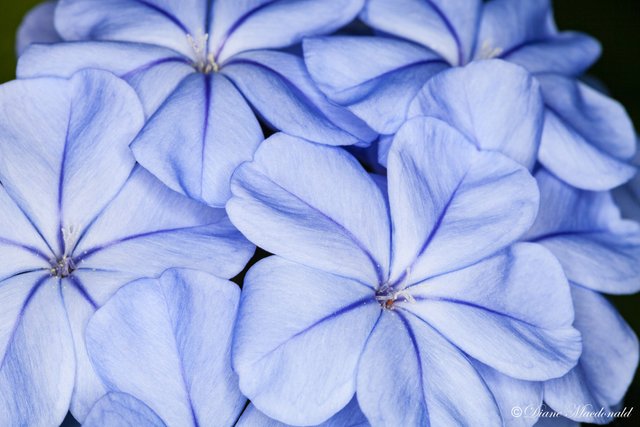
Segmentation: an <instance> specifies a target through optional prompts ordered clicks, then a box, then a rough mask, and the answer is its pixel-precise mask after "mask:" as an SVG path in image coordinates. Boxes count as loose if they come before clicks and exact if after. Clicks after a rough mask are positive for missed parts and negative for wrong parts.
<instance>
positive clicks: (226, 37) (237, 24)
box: [214, 0, 281, 62]
mask: <svg viewBox="0 0 640 427" xmlns="http://www.w3.org/2000/svg"><path fill="white" fill-rule="evenodd" d="M278 1H281V0H269V1H267V2H265V3H262V4H260V5H258V6H256V7H254V8H253V9H250V10H248V11H246V12H245V13H244V14H243V15H241V16H240V17H239V18H238V19H237V20H236V21H235V22H234V23H233V24H232V25H231V26H230V27H229V29H228V30H227V32H226V33H225V35H224V36H223V37H222V41H221V42H220V46H218V49H217V50H216V53H215V54H214V59H215V61H216V62H218V58H219V57H220V54H221V53H222V51H223V50H224V47H225V46H226V44H227V41H229V38H230V37H231V36H232V35H233V33H235V32H236V31H237V30H238V28H240V26H241V25H242V24H244V23H245V22H246V21H247V20H248V19H249V18H251V17H252V16H253V15H254V14H256V13H258V12H259V11H261V10H262V9H264V8H266V7H267V6H271V5H272V4H274V3H276V2H278Z"/></svg>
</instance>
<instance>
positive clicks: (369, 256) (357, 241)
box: [256, 172, 385, 284]
mask: <svg viewBox="0 0 640 427" xmlns="http://www.w3.org/2000/svg"><path fill="white" fill-rule="evenodd" d="M256 173H257V174H259V175H260V176H262V177H263V178H264V179H266V180H267V181H269V182H270V183H272V184H273V185H275V186H276V187H278V188H279V189H281V190H282V191H284V192H285V193H287V194H290V195H291V196H292V197H293V198H295V199H296V200H298V201H299V202H300V203H302V204H304V205H306V206H307V207H308V208H309V209H311V210H312V211H315V212H317V213H319V214H320V215H321V216H323V217H324V218H326V219H327V220H328V221H329V222H331V223H332V224H335V225H336V226H337V227H338V228H339V229H340V230H341V231H342V232H343V233H344V234H345V235H346V236H347V237H348V238H349V240H351V241H352V242H353V243H354V244H355V245H356V246H357V247H358V249H360V250H361V251H362V252H363V253H364V255H365V256H366V257H367V259H368V260H369V262H370V263H371V265H372V267H373V269H374V271H375V273H376V277H377V279H378V284H382V283H384V281H385V280H384V274H383V272H382V268H381V267H380V265H379V264H378V262H376V259H375V257H374V256H373V254H372V253H371V252H369V250H368V249H367V248H366V247H365V246H364V244H363V243H362V242H361V241H360V239H358V238H357V237H356V236H355V235H354V234H353V233H352V232H351V231H349V230H348V229H347V228H346V227H345V226H344V225H342V224H340V223H339V222H338V221H337V220H336V219H334V218H333V217H331V216H329V215H327V214H326V213H324V212H322V211H321V210H320V209H318V208H316V207H315V206H313V205H312V204H310V203H309V202H307V201H305V200H303V199H301V198H300V197H298V196H297V195H296V194H294V193H292V192H291V191H289V190H287V189H286V188H284V187H282V186H281V185H280V184H278V183H277V182H275V181H274V180H272V179H271V178H270V177H269V176H267V175H265V174H263V173H260V172H256Z"/></svg>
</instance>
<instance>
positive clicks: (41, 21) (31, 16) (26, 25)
mask: <svg viewBox="0 0 640 427" xmlns="http://www.w3.org/2000/svg"><path fill="white" fill-rule="evenodd" d="M57 3H58V2H57V1H56V0H48V1H45V2H42V3H40V4H38V5H37V6H36V7H34V8H33V9H31V10H30V11H29V12H28V13H27V14H26V15H25V17H24V18H23V19H22V23H21V24H20V27H18V33H17V34H16V52H17V53H18V56H19V55H21V54H22V52H24V51H25V49H26V48H27V47H29V46H30V45H31V44H33V43H56V42H59V41H62V39H61V38H60V35H59V34H58V32H57V31H56V29H55V27H54V25H53V12H54V11H55V9H56V4H57Z"/></svg>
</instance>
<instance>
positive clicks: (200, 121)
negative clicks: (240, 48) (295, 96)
mask: <svg viewBox="0 0 640 427" xmlns="http://www.w3.org/2000/svg"><path fill="white" fill-rule="evenodd" d="M176 117H180V120H175V118H176ZM260 141H262V131H261V130H260V126H259V125H258V121H257V120H256V118H255V116H254V114H253V112H252V111H251V108H249V106H248V105H247V103H246V102H245V100H244V99H243V98H242V96H241V95H240V93H239V92H238V90H237V89H236V88H235V87H234V86H233V84H232V83H231V82H230V81H229V80H228V79H227V78H226V77H224V76H222V75H203V74H193V75H191V76H189V77H187V78H185V79H184V80H183V81H182V82H181V83H180V84H179V85H178V87H177V88H176V90H175V91H174V92H173V93H172V94H171V95H170V96H169V97H168V98H167V99H166V101H165V102H164V104H163V105H162V106H161V107H160V108H159V109H158V111H157V112H156V113H155V114H154V115H153V116H152V117H151V119H149V121H148V122H147V124H146V125H145V127H144V129H143V130H142V132H140V134H139V135H138V137H137V138H136V140H135V141H134V142H133V144H132V146H131V147H132V149H133V152H134V155H135V157H136V160H138V162H140V164H142V166H144V167H145V168H146V169H148V170H149V171H150V172H151V173H153V174H154V175H155V176H156V177H158V178H159V179H160V180H161V181H162V182H163V183H164V184H166V185H167V186H169V187H170V188H171V189H172V190H174V191H178V192H181V193H183V194H186V195H188V196H189V197H191V198H194V199H196V200H201V201H203V202H205V203H207V204H210V205H212V206H216V207H220V206H224V203H225V202H226V201H227V199H228V198H229V195H230V194H229V180H230V178H231V174H232V173H233V171H234V169H235V168H236V167H238V165H240V163H242V162H244V161H247V160H251V157H252V156H253V152H254V151H255V149H256V147H257V146H258V144H259V143H260Z"/></svg>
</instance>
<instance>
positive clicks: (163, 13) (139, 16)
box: [55, 0, 208, 55]
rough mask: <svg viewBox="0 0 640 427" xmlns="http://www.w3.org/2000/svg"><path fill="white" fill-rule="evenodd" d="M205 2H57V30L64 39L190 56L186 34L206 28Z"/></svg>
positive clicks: (174, 0) (139, 0)
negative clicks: (164, 49)
mask: <svg viewBox="0 0 640 427" xmlns="http://www.w3.org/2000/svg"><path fill="white" fill-rule="evenodd" d="M207 3H208V1H206V0H144V1H143V0H60V2H59V5H58V8H57V10H56V16H55V21H56V28H57V29H58V32H59V33H60V35H62V37H63V38H64V39H65V40H111V41H129V42H138V43H149V44H155V45H158V46H164V47H168V48H171V49H174V50H176V51H178V52H181V53H183V54H185V55H191V54H192V47H191V45H190V44H189V41H188V40H187V34H191V35H193V36H197V35H198V33H204V32H206V29H207V13H206V11H207Z"/></svg>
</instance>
